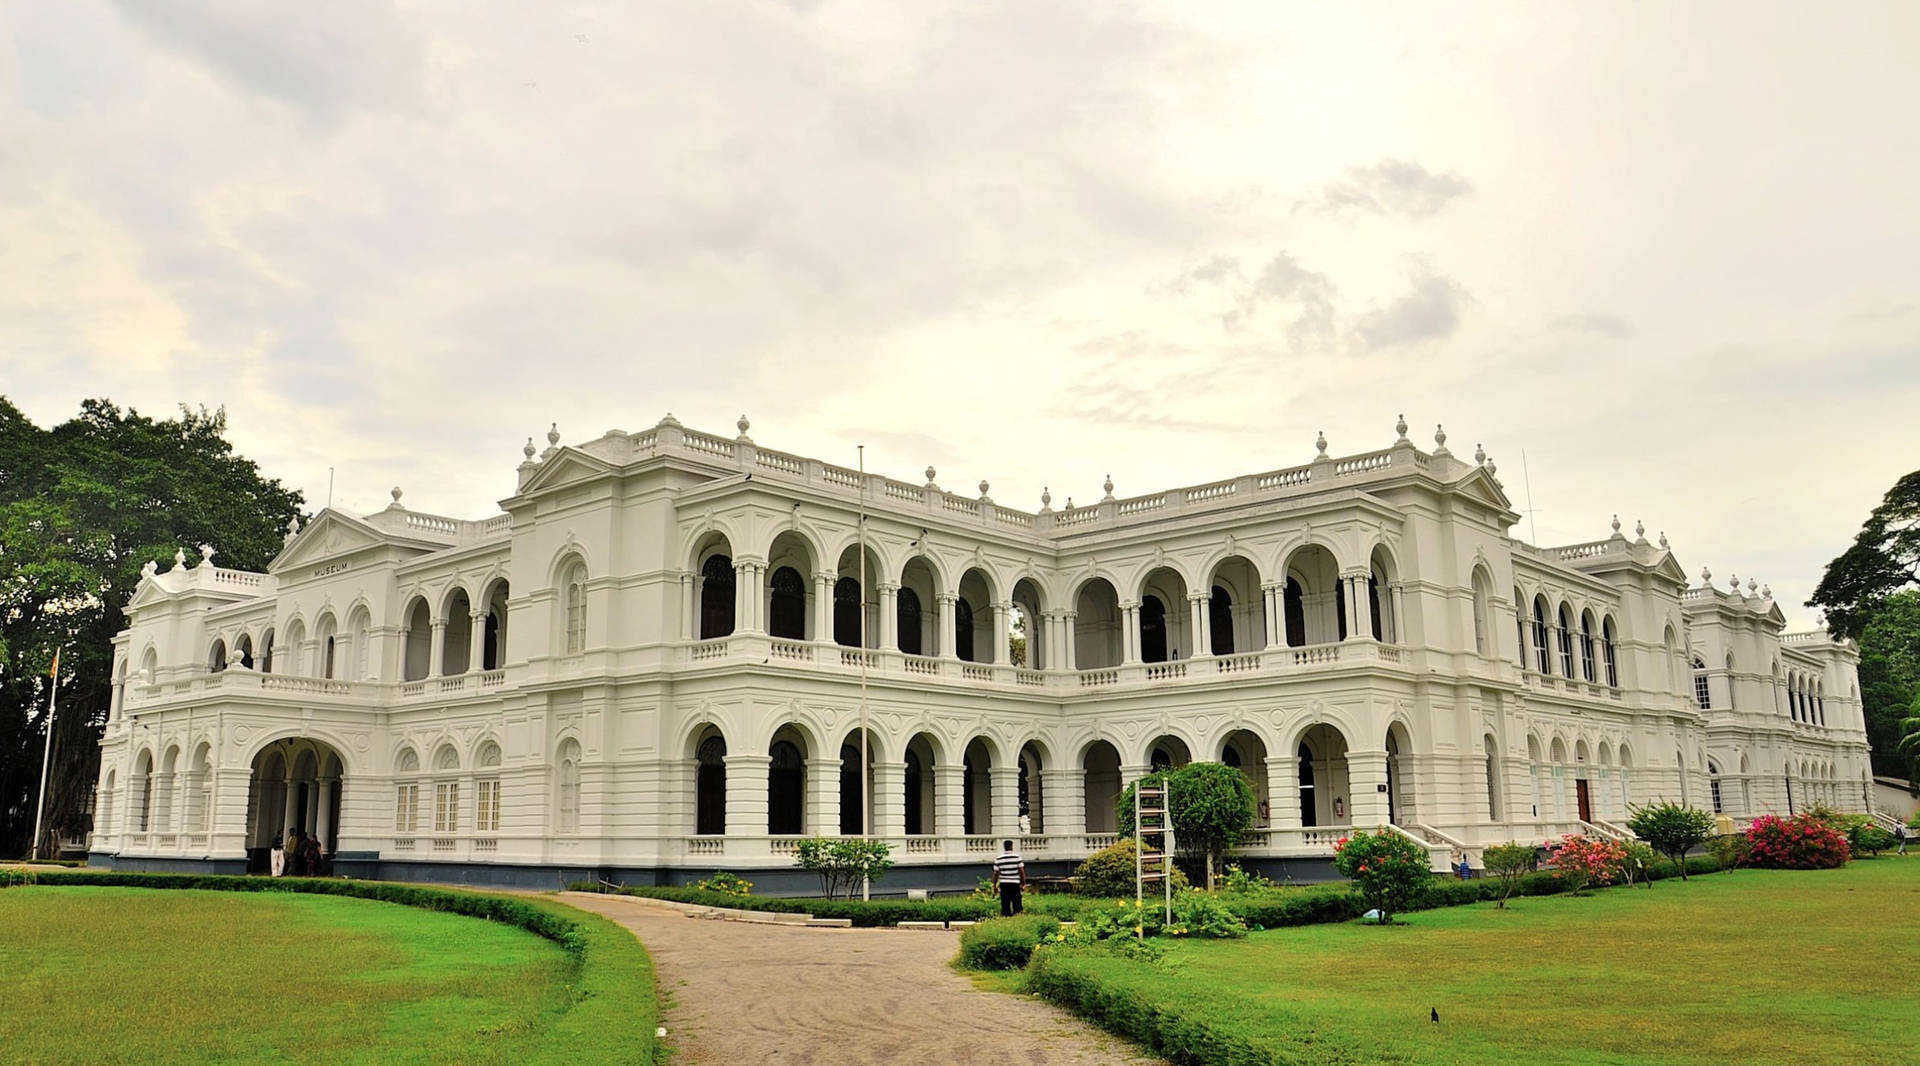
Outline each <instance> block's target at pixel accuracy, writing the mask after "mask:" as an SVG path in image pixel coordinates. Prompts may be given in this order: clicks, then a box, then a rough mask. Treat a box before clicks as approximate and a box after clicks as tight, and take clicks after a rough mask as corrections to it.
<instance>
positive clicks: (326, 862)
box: [267, 826, 333, 877]
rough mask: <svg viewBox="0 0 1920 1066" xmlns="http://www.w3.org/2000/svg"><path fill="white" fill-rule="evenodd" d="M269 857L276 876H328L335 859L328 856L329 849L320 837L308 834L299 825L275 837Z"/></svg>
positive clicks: (268, 853)
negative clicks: (322, 843)
mask: <svg viewBox="0 0 1920 1066" xmlns="http://www.w3.org/2000/svg"><path fill="white" fill-rule="evenodd" d="M267 858H268V861H269V863H270V864H271V866H272V869H273V876H275V877H280V876H283V875H291V876H293V877H326V876H328V875H329V874H331V873H332V872H333V870H332V867H333V861H332V860H331V859H329V858H328V857H327V849H326V848H324V847H322V846H321V845H320V838H319V837H316V836H310V835H308V834H307V832H306V831H305V830H303V829H301V828H300V827H299V826H294V827H293V828H291V829H288V830H287V832H286V835H284V836H276V837H274V838H273V847H272V848H271V849H270V850H268V852H267Z"/></svg>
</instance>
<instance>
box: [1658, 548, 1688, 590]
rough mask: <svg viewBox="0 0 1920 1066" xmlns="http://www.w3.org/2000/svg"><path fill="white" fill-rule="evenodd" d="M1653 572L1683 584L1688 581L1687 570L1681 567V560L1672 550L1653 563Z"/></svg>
mask: <svg viewBox="0 0 1920 1066" xmlns="http://www.w3.org/2000/svg"><path fill="white" fill-rule="evenodd" d="M1653 572H1654V573H1656V574H1659V575H1660V576H1661V577H1664V578H1666V579H1667V580H1669V581H1676V582H1678V583H1680V584H1681V585H1683V586H1684V585H1685V584H1686V583H1687V572H1686V571H1685V570H1682V569H1680V561H1679V560H1677V559H1675V558H1674V557H1673V553H1672V552H1664V553H1662V554H1661V556H1660V561H1659V562H1657V563H1655V564H1654V565H1653Z"/></svg>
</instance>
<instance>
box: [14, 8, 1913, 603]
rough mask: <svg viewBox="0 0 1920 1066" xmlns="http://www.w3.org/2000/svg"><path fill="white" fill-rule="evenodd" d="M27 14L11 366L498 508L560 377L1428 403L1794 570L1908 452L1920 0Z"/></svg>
mask: <svg viewBox="0 0 1920 1066" xmlns="http://www.w3.org/2000/svg"><path fill="white" fill-rule="evenodd" d="M275 7H278V8H280V9H279V10H273V8H275ZM0 32H3V33H4V37H5V40H6V42H7V45H8V46H7V47H5V48H0V392H4V393H5V394H6V395H8V396H9V397H11V398H13V399H14V400H15V402H17V403H19V404H20V405H21V406H22V407H23V408H25V409H26V411H27V412H28V413H29V414H30V415H32V416H33V417H34V418H35V419H36V420H38V421H40V422H41V423H43V424H46V423H50V422H53V421H57V420H59V419H61V418H64V417H66V416H68V415H70V414H71V413H72V412H73V411H74V410H75V409H76V407H77V404H78V402H79V400H80V399H81V398H82V397H84V396H91V395H107V396H110V397H112V398H113V399H115V400H117V401H119V402H122V403H129V404H133V405H135V406H138V407H141V408H143V409H147V410H149V411H152V412H154V413H163V412H165V411H167V410H170V409H171V408H172V406H173V405H175V404H177V403H189V404H195V405H198V404H205V405H208V406H216V405H222V404H224V405H225V406H226V408H227V411H228V414H229V417H230V418H231V420H232V429H233V437H234V439H235V441H236V442H237V443H238V445H239V446H240V447H241V448H242V450H244V451H245V452H246V453H248V454H249V455H252V456H254V457H256V458H258V459H259V460H260V461H261V462H262V464H263V465H264V466H265V468H266V469H267V471H268V472H269V473H271V474H273V475H276V476H279V477H281V478H282V479H284V480H286V481H288V482H290V483H292V484H294V485H296V486H298V487H300V488H302V489H304V490H305V491H306V492H307V493H308V497H309V499H311V500H315V501H316V502H318V501H321V500H324V497H325V494H326V491H327V479H328V468H329V467H333V468H335V470H336V473H337V486H336V488H335V501H336V503H338V504H341V505H343V506H347V507H352V508H356V509H360V510H371V509H373V508H375V507H378V506H381V505H383V504H384V503H385V502H386V489H387V488H388V487H389V486H390V485H393V484H399V485H402V486H405V487H406V488H407V502H408V504H409V505H411V506H415V507H418V508H420V509H424V510H432V511H438V512H443V513H451V514H457V515H464V516H480V515H484V514H490V513H493V512H494V510H495V507H494V501H496V500H498V499H500V498H501V497H503V496H505V495H507V494H508V492H510V491H511V488H512V485H513V481H512V478H513V467H514V465H515V464H516V463H517V462H518V461H519V459H520V454H519V448H520V445H521V443H522V442H523V441H524V440H525V438H526V437H527V436H528V435H530V434H539V433H543V432H544V431H545V430H546V428H547V425H548V423H549V422H558V423H559V426H560V430H561V433H562V435H563V437H565V438H566V439H568V440H577V439H583V438H587V437H592V436H597V435H599V434H600V433H601V432H603V431H605V430H606V429H608V428H613V427H618V428H623V429H629V430H632V429H638V428H641V427H644V426H647V425H651V424H652V423H653V422H655V421H657V420H658V419H659V418H660V417H661V415H662V414H663V413H665V412H667V411H672V412H673V413H674V414H675V415H676V416H678V417H679V418H680V419H681V420H682V421H684V422H686V423H688V424H689V425H693V426H696V427H704V428H709V429H714V430H723V431H727V432H729V433H731V431H732V430H731V427H732V424H733V421H734V419H735V418H736V417H738V416H739V415H740V414H741V413H743V412H744V413H746V414H747V415H749V416H750V417H751V418H752V420H753V430H752V433H753V436H754V437H755V439H756V440H758V441H759V442H760V443H762V444H764V445H766V446H768V447H773V448H779V449H782V450H786V451H793V452H800V453H803V454H808V455H815V456H819V457H822V458H825V459H829V460H834V461H839V462H843V463H848V464H851V462H852V461H853V458H854V447H855V445H856V444H857V443H860V442H864V443H866V444H867V446H868V465H869V467H870V468H872V469H879V470H884V471H886V472H889V473H892V474H894V475H896V476H901V477H914V476H915V472H917V471H919V470H921V469H922V468H924V467H925V466H927V465H929V464H931V465H934V466H936V467H938V468H939V470H940V476H939V480H940V481H941V482H942V483H943V484H946V485H949V486H951V487H956V488H962V489H965V488H968V487H971V486H973V485H974V484H976V483H977V482H978V481H979V480H981V479H982V478H985V479H987V480H989V481H990V482H991V483H992V486H993V489H992V493H993V495H994V496H995V497H996V498H997V499H1000V500H1002V501H1004V502H1006V503H1009V504H1013V505H1016V506H1022V507H1028V508H1031V507H1035V506H1037V505H1038V496H1039V493H1040V490H1041V487H1042V486H1043V485H1046V486H1051V488H1052V490H1053V493H1054V497H1055V505H1056V506H1059V505H1060V504H1061V503H1062V502H1064V499H1065V497H1068V496H1073V497H1075V498H1077V499H1079V500H1080V501H1082V502H1085V501H1086V500H1089V499H1092V498H1096V497H1097V496H1098V495H1099V491H1100V490H1099V485H1100V481H1101V478H1102V476H1103V475H1105V474H1108V473H1111V474H1112V475H1113V478H1114V481H1115V482H1116V485H1117V488H1116V491H1117V492H1118V494H1120V495H1123V496H1124V495H1129V494H1133V493H1140V492H1146V491H1150V490H1154V489H1158V488H1164V487H1168V486H1171V485H1177V484H1190V483H1194V482H1200V481H1206V480H1212V479H1215V478H1219V477H1225V476H1230V475H1233V474H1236V473H1246V472H1253V471H1257V470H1266V469H1272V468H1276V467H1281V466H1288V465H1292V464H1295V463H1300V462H1305V461H1306V460H1307V459H1309V458H1311V457H1312V455H1313V447H1312V442H1313V439H1314V434H1315V432H1316V431H1320V430H1324V431H1325V432H1326V434H1327V437H1328V439H1329V440H1330V441H1331V443H1332V449H1331V450H1332V451H1333V452H1334V453H1335V454H1341V453H1352V452H1359V451H1364V450H1369V449H1373V448H1377V447H1382V446H1385V445H1386V444H1387V443H1389V442H1390V441H1391V440H1392V438H1393V429H1392V426H1393V422H1394V419H1395V416H1396V415H1398V414H1400V413H1402V412H1404V413H1405V414H1406V417H1407V420H1408V421H1409V422H1411V423H1414V424H1415V426H1416V427H1418V428H1417V429H1416V433H1415V439H1416V440H1417V441H1419V442H1420V443H1421V444H1422V445H1423V446H1430V445H1428V443H1427V438H1428V437H1429V436H1430V435H1431V432H1432V427H1433V426H1434V424H1436V423H1442V422H1443V423H1445V424H1446V427H1447V431H1448V433H1449V436H1450V445H1451V446H1452V447H1453V448H1454V449H1455V450H1456V451H1458V452H1461V453H1470V452H1472V450H1473V448H1474V446H1475V444H1476V443H1483V444H1484V445H1485V446H1486V448H1487V450H1488V451H1489V452H1490V453H1492V455H1493V456H1494V458H1495V459H1497V460H1498V461H1499V463H1500V466H1501V473H1502V476H1503V478H1504V479H1505V481H1506V483H1507V486H1508V489H1509V491H1510V493H1511V494H1512V495H1513V496H1514V497H1515V498H1516V500H1517V501H1519V505H1520V506H1522V507H1525V506H1527V504H1526V502H1525V496H1526V491H1527V490H1526V486H1525V483H1526V481H1528V480H1530V482H1531V488H1532V506H1533V508H1535V509H1536V513H1535V514H1534V515H1533V520H1534V521H1535V522H1537V524H1538V539H1539V540H1540V541H1541V542H1544V543H1567V542H1572V541H1580V540H1588V539H1593V538H1597V537H1601V536H1604V535H1605V534H1606V533H1607V521H1608V518H1609V516H1610V515H1611V514H1613V513H1614V512H1616V511H1617V512H1619V514H1620V515H1621V518H1622V520H1623V521H1624V522H1625V523H1626V524H1627V525H1628V526H1629V527H1631V526H1632V524H1633V522H1634V520H1635V519H1636V518H1644V519H1645V521H1646V523H1647V526H1648V530H1649V536H1652V535H1653V534H1654V533H1655V532H1656V531H1660V530H1664V531H1666V532H1667V533H1668V535H1669V536H1670V537H1671V538H1672V540H1673V543H1674V545H1675V548H1676V549H1677V550H1678V551H1679V553H1680V558H1681V561H1682V562H1683V563H1684V564H1686V565H1687V567H1688V569H1689V570H1690V571H1691V572H1696V573H1697V572H1698V570H1699V568H1700V567H1701V566H1702V565H1710V566H1711V567H1712V568H1713V569H1714V571H1715V573H1716V575H1718V576H1719V577H1720V579H1721V580H1722V581H1724V579H1725V577H1726V575H1727V574H1729V573H1738V574H1741V575H1743V576H1744V575H1749V574H1751V575H1754V576H1757V577H1758V578H1759V579H1760V580H1762V581H1765V582H1770V583H1771V584H1772V585H1773V587H1774V589H1775V590H1776V592H1777V593H1778V594H1779V595H1780V597H1781V599H1782V600H1783V601H1784V605H1785V606H1786V607H1787V609H1788V612H1789V616H1790V617H1792V618H1794V619H1795V620H1805V619H1808V618H1809V617H1810V614H1811V612H1808V611H1806V610H1804V609H1801V608H1799V607H1798V606H1797V605H1798V603H1799V601H1801V600H1804V599H1805V598H1806V595H1807V593H1808V592H1809V591H1810V590H1811V588H1812V585H1813V582H1814V581H1815V580H1816V579H1817V577H1818V573H1819V569H1820V567H1821V566H1822V565H1823V564H1824V562H1825V561H1826V560H1827V559H1828V558H1830V557H1831V556H1832V555H1833V554H1835V553H1836V552H1837V551H1838V550H1839V549H1841V548H1842V547H1843V546H1844V545H1845V544H1846V543H1847V541H1848V540H1849V539H1850V538H1851V536H1852V534H1853V532H1854V531H1855V530H1856V529H1857V528H1858V526H1859V523H1860V521H1861V519H1862V518H1863V517H1864V516H1865V514H1866V511H1867V510H1868V509H1869V508H1870V507H1871V506H1872V504H1873V503H1874V502H1876V501H1877V499H1878V498H1879V496H1880V494H1881V493H1883V492H1884V491H1885V490H1886V488H1887V487H1888V486H1889V485H1890V484H1891V483H1892V482H1893V480H1894V479H1895V478H1896V477H1898V476H1899V475H1900V474H1902V473H1905V472H1907V471H1909V470H1911V469H1914V468H1915V467H1916V466H1920V433H1917V432H1916V429H1915V426H1916V423H1917V422H1920V419H1917V418H1916V411H1920V192H1917V191H1916V190H1917V189H1920V185H1916V175H1920V120H1916V117H1915V108H1914V102H1915V101H1916V100H1920V73H1917V71H1920V66H1917V65H1916V63H1915V60H1914V56H1915V55H1916V54H1920V6H1916V5H1912V4H1889V5H1886V6H1879V5H1873V4H1867V3H1854V4H1844V5H1829V6H1828V7H1827V8H1825V9H1822V10H1818V11H1816V10H1815V9H1813V8H1810V7H1807V6H1805V5H1764V4H1754V3H1746V2H1742V3H1727V4H1663V5H1648V4H1627V3H1620V4H1584V5H1566V4H1555V5H1544V4H1510V5H1494V6H1484V7H1474V6H1469V5H1457V4H1448V5H1415V4H1403V5H1363V4H1355V5H1329V4H1314V5H1307V4H1300V5H1291V6H1287V5H1276V4H1273V3H1255V4H1249V5H1246V6H1244V7H1230V6H1214V5H1197V4H1190V3H1182V4H1170V5H1167V6H1165V7H1158V8H1155V7H1139V8H1130V7H1122V6H1119V5H1094V4H1061V5H1057V6H1056V5H1052V4H1048V3H1041V2H1020V3H1009V4H1005V5H994V4H985V3H954V4H946V5H942V4H932V3H913V4H899V3H873V4H853V3H840V2H835V0H820V2H804V3H791V4H780V3H745V4H731V3H728V4H713V3H688V4H683V5H676V4H666V3H658V4H616V3H608V4H600V5H595V4H576V5H569V4H538V5H504V4H501V5H490V4H479V3H460V4H451V3H449V4H439V5H435V4H427V5H420V4H411V3H408V4H398V5H396V4H389V3H378V2H368V0H351V2H349V0H334V2H330V3H326V4H310V3H309V4H287V5H269V4H262V3H256V2H253V0H214V2H207V3H198V4H189V3H176V2H164V0H151V2H146V3H136V2H132V0H126V2H121V3H102V2H93V0H62V2H59V3H53V2H51V0H48V2H38V0H27V2H24V3H17V4H9V5H5V6H4V7H0ZM1523 449H1524V450H1525V454H1526V468H1527V473H1528V474H1529V475H1530V477H1528V478H1526V479H1523V477H1522V464H1521V452H1522V450H1523ZM1519 531H1520V533H1521V534H1522V535H1526V534H1527V532H1528V530H1527V527H1526V523H1525V522H1523V523H1522V526H1521V528H1520V530H1519Z"/></svg>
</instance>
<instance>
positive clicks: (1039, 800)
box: [1020, 740, 1047, 833]
mask: <svg viewBox="0 0 1920 1066" xmlns="http://www.w3.org/2000/svg"><path fill="white" fill-rule="evenodd" d="M1046 763H1047V759H1046V752H1045V750H1044V749H1042V748H1041V747H1040V742H1039V741H1037V740H1029V741H1027V742H1026V743H1025V744H1023V745H1021V747H1020V831H1021V832H1022V833H1044V832H1046V831H1047V817H1046V807H1047V804H1046V793H1045V791H1044V789H1045V784H1044V782H1043V781H1042V779H1041V773H1042V771H1044V770H1045V769H1046Z"/></svg>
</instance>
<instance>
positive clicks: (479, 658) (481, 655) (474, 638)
mask: <svg viewBox="0 0 1920 1066" xmlns="http://www.w3.org/2000/svg"><path fill="white" fill-rule="evenodd" d="M467 618H468V621H467V673H469V674H477V673H479V672H480V666H481V664H482V663H483V662H485V661H486V657H487V616H486V615H484V614H481V613H480V612H479V611H474V612H472V613H471V614H469V615H468V616H467ZM501 650H502V651H505V650H506V649H504V648H502V649H501ZM347 658H348V659H349V660H351V659H352V658H353V652H352V651H351V650H349V651H348V652H347ZM350 680H358V679H357V678H356V679H350ZM320 839H322V840H325V839H326V837H325V836H322V837H321V838H320Z"/></svg>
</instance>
